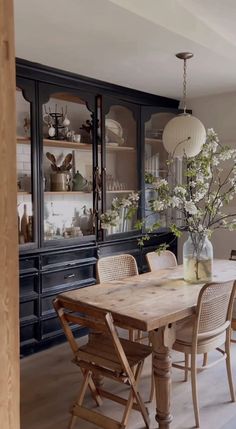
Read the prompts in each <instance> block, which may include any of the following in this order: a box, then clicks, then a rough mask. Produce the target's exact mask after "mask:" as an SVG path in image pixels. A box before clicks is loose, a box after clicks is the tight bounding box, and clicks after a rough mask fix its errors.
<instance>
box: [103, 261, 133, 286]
mask: <svg viewBox="0 0 236 429" xmlns="http://www.w3.org/2000/svg"><path fill="white" fill-rule="evenodd" d="M136 275H138V267H137V263H136V260H135V258H134V257H133V256H132V255H126V254H124V255H114V256H106V257H104V258H101V259H99V260H98V261H97V281H98V283H105V282H109V281H112V280H121V279H123V278H125V277H131V276H136Z"/></svg>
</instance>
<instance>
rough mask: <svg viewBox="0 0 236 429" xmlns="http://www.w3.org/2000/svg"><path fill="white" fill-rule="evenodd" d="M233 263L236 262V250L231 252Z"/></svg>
mask: <svg viewBox="0 0 236 429" xmlns="http://www.w3.org/2000/svg"><path fill="white" fill-rule="evenodd" d="M229 259H230V260H231V261H236V250H231V253H230V258H229Z"/></svg>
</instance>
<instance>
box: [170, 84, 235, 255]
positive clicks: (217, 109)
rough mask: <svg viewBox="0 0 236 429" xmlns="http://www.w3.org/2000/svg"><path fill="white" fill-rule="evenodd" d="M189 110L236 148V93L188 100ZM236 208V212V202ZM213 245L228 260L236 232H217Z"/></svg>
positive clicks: (180, 243) (217, 252)
mask: <svg viewBox="0 0 236 429" xmlns="http://www.w3.org/2000/svg"><path fill="white" fill-rule="evenodd" d="M188 108H189V109H192V111H193V115H195V116H196V117H197V118H199V119H200V120H201V121H202V122H203V124H204V125H205V127H206V128H213V129H214V130H215V131H216V132H217V134H218V136H219V139H220V142H222V143H223V144H227V145H230V146H232V147H233V148H236V91H235V92H233V93H227V94H219V95H212V96H208V97H199V98H195V99H192V100H188ZM234 206H235V212H236V202H234ZM231 207H232V206H231ZM183 242H184V238H182V239H180V240H179V252H178V254H179V262H181V259H182V245H183ZM212 244H213V247H214V257H216V258H226V259H228V258H229V256H230V251H231V249H236V232H229V231H223V230H217V231H216V232H215V233H214V235H213V236H212Z"/></svg>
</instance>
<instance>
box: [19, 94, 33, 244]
mask: <svg viewBox="0 0 236 429" xmlns="http://www.w3.org/2000/svg"><path fill="white" fill-rule="evenodd" d="M16 132H17V151H16V154H17V212H18V213H17V214H18V230H19V244H20V247H22V246H27V245H29V244H30V243H32V242H34V237H33V231H34V229H33V203H32V164H31V134H30V103H29V102H28V101H26V100H25V98H24V97H23V94H22V91H21V89H19V88H17V90H16Z"/></svg>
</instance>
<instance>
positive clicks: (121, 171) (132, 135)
mask: <svg viewBox="0 0 236 429" xmlns="http://www.w3.org/2000/svg"><path fill="white" fill-rule="evenodd" d="M105 129H106V131H105V132H106V134H105V138H106V210H109V209H110V208H111V204H112V202H113V201H114V199H115V198H119V199H120V198H121V199H122V198H125V197H127V196H128V194H130V193H131V192H135V191H137V190H138V173H137V124H136V120H135V119H134V116H133V113H132V111H131V110H129V109H128V108H126V107H124V106H119V105H113V106H111V108H110V110H109V112H108V114H107V115H106V118H105ZM126 213H127V209H125V208H122V209H121V211H120V222H119V225H118V226H116V227H111V228H110V230H109V231H108V232H109V233H110V234H115V233H122V232H127V231H131V230H133V229H134V224H135V220H136V219H132V220H129V219H126Z"/></svg>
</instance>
